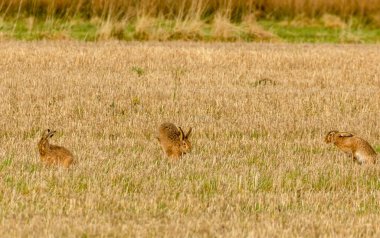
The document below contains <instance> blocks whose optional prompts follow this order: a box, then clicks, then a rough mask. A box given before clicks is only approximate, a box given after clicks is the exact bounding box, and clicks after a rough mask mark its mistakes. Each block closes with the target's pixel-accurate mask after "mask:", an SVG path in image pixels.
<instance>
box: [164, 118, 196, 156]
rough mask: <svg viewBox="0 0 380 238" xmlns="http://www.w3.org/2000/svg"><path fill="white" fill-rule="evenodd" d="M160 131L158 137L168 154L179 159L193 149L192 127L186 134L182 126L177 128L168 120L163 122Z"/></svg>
mask: <svg viewBox="0 0 380 238" xmlns="http://www.w3.org/2000/svg"><path fill="white" fill-rule="evenodd" d="M158 132H159V135H158V137H157V139H158V141H159V142H160V144H161V147H162V149H163V150H164V152H165V153H166V154H167V156H169V157H171V158H174V159H179V158H180V157H181V156H182V155H184V154H186V153H189V152H190V151H191V148H192V147H191V143H190V141H189V137H190V134H191V127H190V129H189V131H188V132H187V134H186V135H185V133H184V132H183V130H182V129H181V127H178V128H177V127H176V126H175V125H174V124H173V123H168V122H166V123H163V124H161V126H160V127H159V131H158Z"/></svg>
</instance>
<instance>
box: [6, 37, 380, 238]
mask: <svg viewBox="0 0 380 238" xmlns="http://www.w3.org/2000/svg"><path fill="white" fill-rule="evenodd" d="M378 62H380V47H379V46H378V45H327V44H326V45H306V44H300V45H290V44H243V43H241V44H222V43H220V44H204V43H187V44H184V43H162V44H158V43H145V44H143V43H129V44H126V43H120V42H104V43H75V42H34V43H23V42H13V41H9V42H8V41H7V42H2V43H1V47H0V69H1V70H0V94H1V95H2V96H1V98H2V103H1V105H0V111H1V114H0V123H1V130H0V156H1V159H0V178H1V179H0V236H1V237H26V236H32V237H41V236H49V237H51V236H58V237H60V236H64V237H94V236H104V237H263V236H266V237H275V236H282V237H296V236H299V237H320V236H345V237H370V236H373V237H378V236H379V235H380V226H379V224H380V217H379V209H380V179H379V178H380V176H379V175H380V167H379V166H380V165H375V166H367V167H366V166H358V165H356V164H353V163H352V161H351V159H350V158H349V157H347V156H346V155H345V154H343V153H341V152H339V151H338V150H337V149H336V148H334V147H333V146H331V145H327V144H325V143H324V136H325V134H326V133H327V132H328V131H330V130H332V129H336V130H342V131H348V132H352V133H354V134H357V135H359V136H361V137H363V138H365V139H366V140H368V141H369V143H370V144H371V145H373V146H374V148H375V149H376V150H377V151H378V152H379V149H380V129H379V128H380V118H379V115H380V114H379V111H380V101H379V95H380V77H379V75H380V68H379V65H378ZM165 121H171V122H174V123H176V124H177V125H179V126H182V128H183V129H184V130H187V129H188V128H189V127H193V134H192V137H191V141H192V143H193V151H192V153H190V154H188V155H186V156H185V157H183V159H181V160H179V161H176V162H171V161H169V160H168V159H167V158H166V157H165V156H164V154H163V152H162V151H161V148H160V146H159V144H158V142H157V140H156V138H155V137H156V135H157V129H158V126H159V125H160V124H161V123H162V122H165ZM47 128H50V129H54V130H57V134H56V135H55V136H54V137H53V138H52V139H51V142H52V143H53V144H58V145H63V146H65V147H67V148H69V149H70V150H72V151H73V153H74V155H75V158H76V160H77V162H78V163H77V164H76V165H75V166H73V167H72V168H71V169H68V170H66V169H63V168H59V167H54V166H53V167H48V166H44V165H43V164H41V162H40V160H39V156H38V150H37V142H38V140H39V139H40V136H41V133H42V131H43V130H44V129H47Z"/></svg>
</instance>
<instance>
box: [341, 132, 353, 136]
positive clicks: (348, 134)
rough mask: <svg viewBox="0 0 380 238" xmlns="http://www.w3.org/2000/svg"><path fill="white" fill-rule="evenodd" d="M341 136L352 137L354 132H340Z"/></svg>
mask: <svg viewBox="0 0 380 238" xmlns="http://www.w3.org/2000/svg"><path fill="white" fill-rule="evenodd" d="M338 135H339V137H352V136H354V135H353V134H351V133H348V132H339V134H338Z"/></svg>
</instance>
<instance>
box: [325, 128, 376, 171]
mask: <svg viewBox="0 0 380 238" xmlns="http://www.w3.org/2000/svg"><path fill="white" fill-rule="evenodd" d="M325 142H326V143H333V144H334V145H336V146H337V147H338V148H339V149H340V150H341V151H343V152H345V153H347V154H349V155H351V158H352V160H353V161H354V162H357V163H359V164H375V163H376V157H377V154H376V152H375V150H374V149H373V148H372V147H371V145H370V144H369V143H368V142H367V141H365V140H364V139H362V138H360V137H358V136H355V135H353V134H351V133H347V132H339V131H330V132H329V133H328V134H327V135H326V138H325Z"/></svg>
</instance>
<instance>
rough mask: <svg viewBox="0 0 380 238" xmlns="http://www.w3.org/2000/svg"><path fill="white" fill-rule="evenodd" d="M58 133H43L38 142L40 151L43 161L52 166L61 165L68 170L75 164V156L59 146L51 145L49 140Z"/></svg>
mask: <svg viewBox="0 0 380 238" xmlns="http://www.w3.org/2000/svg"><path fill="white" fill-rule="evenodd" d="M55 132H56V131H51V130H50V129H47V130H45V131H44V132H43V134H42V137H41V140H40V141H39V142H38V151H39V153H40V157H41V161H42V162H44V163H46V164H48V165H51V164H59V165H62V166H64V167H65V168H68V167H69V166H70V165H71V164H72V163H73V162H74V158H73V154H72V153H71V152H70V151H69V150H68V149H66V148H64V147H62V146H57V145H51V144H50V143H49V138H51V137H52V136H53V135H54V134H55Z"/></svg>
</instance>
